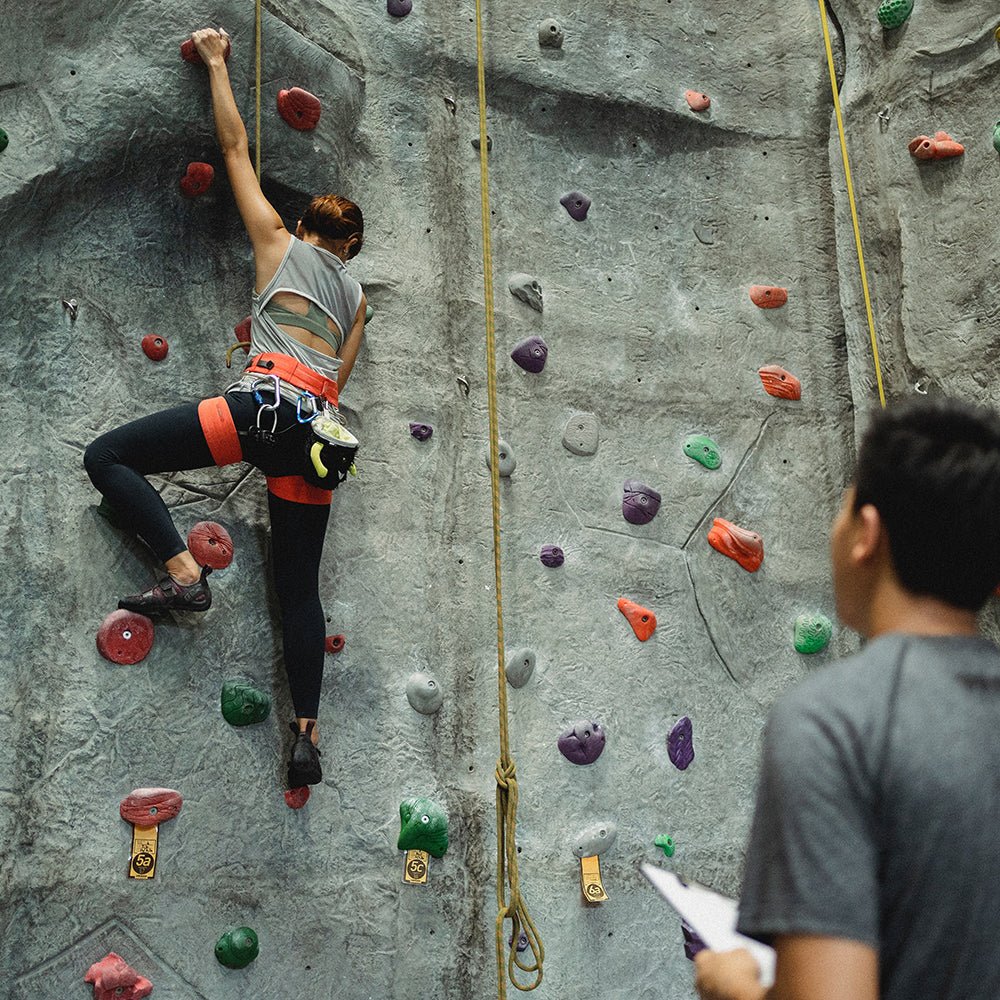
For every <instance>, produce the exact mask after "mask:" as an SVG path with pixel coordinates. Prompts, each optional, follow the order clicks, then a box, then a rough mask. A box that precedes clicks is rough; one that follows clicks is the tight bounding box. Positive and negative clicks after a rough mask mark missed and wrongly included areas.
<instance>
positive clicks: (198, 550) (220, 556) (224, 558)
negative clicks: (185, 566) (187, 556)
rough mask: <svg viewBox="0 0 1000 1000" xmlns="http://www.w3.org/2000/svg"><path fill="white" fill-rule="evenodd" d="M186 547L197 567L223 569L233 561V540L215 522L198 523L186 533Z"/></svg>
mask: <svg viewBox="0 0 1000 1000" xmlns="http://www.w3.org/2000/svg"><path fill="white" fill-rule="evenodd" d="M187 547H188V551H189V552H190V553H191V555H193V556H194V561H195V562H196V563H197V564H198V565H199V566H210V567H211V568H212V569H225V568H226V567H227V566H228V565H229V564H230V563H231V562H232V561H233V539H232V537H231V536H230V534H229V532H228V531H226V529H225V528H223V527H222V525H221V524H218V523H216V522H215V521H199V522H198V523H197V524H196V525H195V526H194V527H193V528H192V529H191V530H190V531H189V532H188V536H187Z"/></svg>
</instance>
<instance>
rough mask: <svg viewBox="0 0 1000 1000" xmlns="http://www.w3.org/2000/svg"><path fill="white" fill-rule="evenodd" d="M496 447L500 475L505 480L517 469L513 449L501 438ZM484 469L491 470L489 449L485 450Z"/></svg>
mask: <svg viewBox="0 0 1000 1000" xmlns="http://www.w3.org/2000/svg"><path fill="white" fill-rule="evenodd" d="M497 447H498V450H499V455H500V475H501V476H503V477H504V478H505V479H506V478H507V477H508V476H510V475H512V474H513V472H514V470H515V469H516V468H517V459H516V458H514V451H513V449H512V448H511V446H510V445H509V444H507V442H506V441H504V439H503V438H500V440H499V441H498V442H497ZM486 468H487V469H489V468H491V465H490V451H489V448H487V449H486Z"/></svg>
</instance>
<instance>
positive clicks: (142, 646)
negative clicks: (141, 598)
mask: <svg viewBox="0 0 1000 1000" xmlns="http://www.w3.org/2000/svg"><path fill="white" fill-rule="evenodd" d="M152 648H153V622H152V620H151V619H149V618H147V617H146V616H145V615H140V614H138V613H137V612H135V611H112V612H111V614H110V615H108V617H107V618H105V619H104V621H103V622H101V627H100V628H99V629H98V630H97V650H98V652H99V653H100V654H101V656H103V657H104V659H106V660H110V661H111V662H112V663H138V662H139V661H140V660H142V659H144V658H145V656H146V654H147V653H148V652H149V651H150V650H151V649H152Z"/></svg>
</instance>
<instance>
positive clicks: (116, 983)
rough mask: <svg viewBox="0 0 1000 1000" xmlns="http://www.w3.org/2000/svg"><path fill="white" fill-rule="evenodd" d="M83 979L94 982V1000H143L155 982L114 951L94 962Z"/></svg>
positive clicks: (151, 990) (86, 981)
mask: <svg viewBox="0 0 1000 1000" xmlns="http://www.w3.org/2000/svg"><path fill="white" fill-rule="evenodd" d="M83 981H84V982H85V983H92V984H93V986H94V1000H142V998H143V997H148V996H149V994H150V993H152V992H153V984H152V983H151V982H150V981H149V980H148V979H146V978H145V977H144V976H140V975H139V973H138V972H136V971H135V969H133V968H132V967H131V966H130V965H129V964H128V962H126V961H125V959H124V958H122V957H121V955H116V954H115V953H114V952H113V951H109V952H108V953H107V955H105V956H104V958H102V959H101V960H100V961H99V962H94V964H93V965H92V966H91V967H90V968H89V969H87V974H86V975H85V976H84V977H83Z"/></svg>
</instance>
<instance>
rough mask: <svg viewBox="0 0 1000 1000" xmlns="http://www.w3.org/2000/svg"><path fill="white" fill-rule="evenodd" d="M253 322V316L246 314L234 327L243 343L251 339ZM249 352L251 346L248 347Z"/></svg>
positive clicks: (237, 336) (237, 337) (238, 338)
mask: <svg viewBox="0 0 1000 1000" xmlns="http://www.w3.org/2000/svg"><path fill="white" fill-rule="evenodd" d="M252 322H253V319H252V317H250V316H244V317H243V319H241V320H240V321H239V323H237V324H236V326H234V327H233V333H235V334H236V339H237V340H238V341H239V342H240V343H241V344H245V343H246V342H247V341H248V340H249V339H250V324H251V323H252ZM247 353H248V354H249V353H250V351H249V348H248V349H247Z"/></svg>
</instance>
